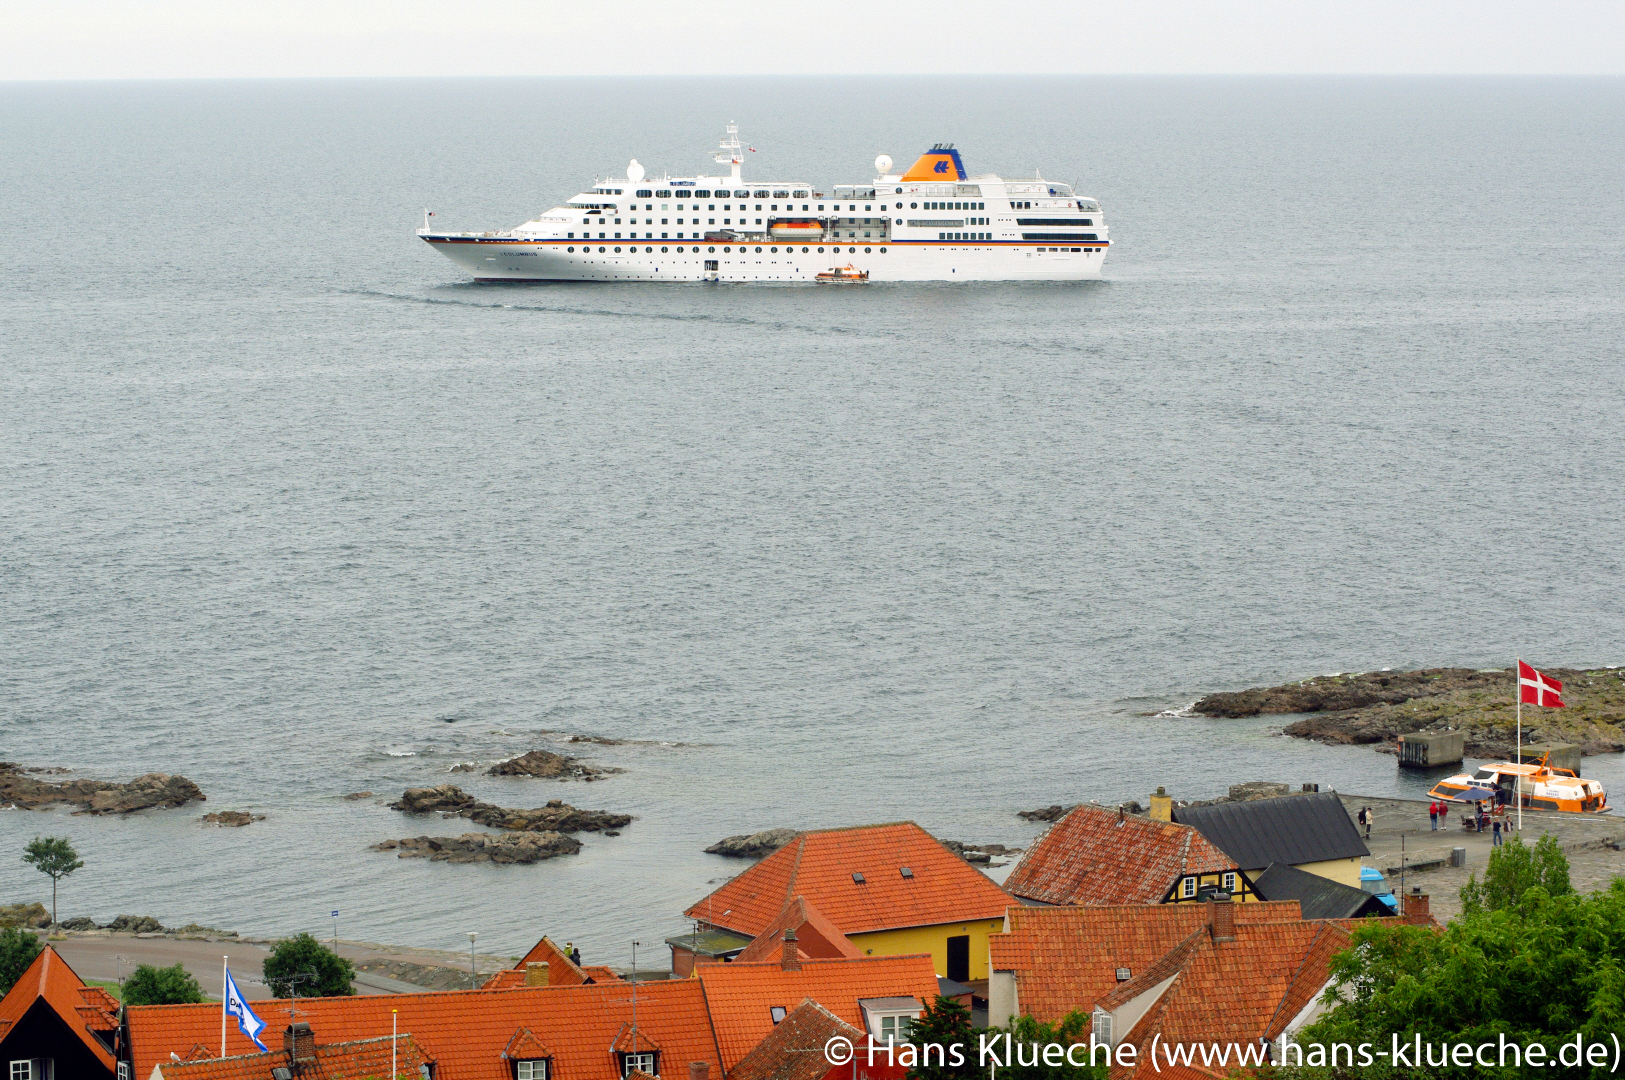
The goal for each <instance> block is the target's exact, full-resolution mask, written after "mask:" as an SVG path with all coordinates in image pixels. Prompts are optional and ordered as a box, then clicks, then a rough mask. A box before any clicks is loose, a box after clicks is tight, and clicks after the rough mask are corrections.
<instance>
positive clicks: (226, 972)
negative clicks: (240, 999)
mask: <svg viewBox="0 0 1625 1080" xmlns="http://www.w3.org/2000/svg"><path fill="white" fill-rule="evenodd" d="M230 959H231V957H229V956H222V957H221V958H220V1056H221V1057H225V1056H226V999H227V998H228V997H230V996H231V995H230V994H228V993H226V980H227V979H230V978H231V969H230V968H228V967H226V962H227V961H228V960H230Z"/></svg>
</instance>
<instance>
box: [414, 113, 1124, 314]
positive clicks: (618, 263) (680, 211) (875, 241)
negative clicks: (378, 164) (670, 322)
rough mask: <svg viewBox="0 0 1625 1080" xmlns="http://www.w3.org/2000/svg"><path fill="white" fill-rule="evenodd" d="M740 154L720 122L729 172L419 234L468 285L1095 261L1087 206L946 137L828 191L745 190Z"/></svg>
mask: <svg viewBox="0 0 1625 1080" xmlns="http://www.w3.org/2000/svg"><path fill="white" fill-rule="evenodd" d="M742 150H743V147H741V145H740V142H739V128H738V126H737V125H735V124H730V125H728V128H727V135H726V136H725V137H724V138H723V139H722V142H721V148H720V149H719V150H718V152H717V153H716V155H715V160H716V162H717V164H719V165H728V166H730V173H729V175H728V176H687V177H671V176H667V177H662V178H660V179H658V180H655V179H649V178H648V177H646V176H645V173H644V168H643V166H642V165H639V164H638V162H637V160H636V159H633V161H632V162H631V164H629V165H628V166H627V169H626V177H625V179H623V180H606V181H599V182H595V183H594V185H593V187H592V189H591V190H589V191H584V192H582V193H581V194H579V195H577V196H576V197H575V198H573V199H571V200H570V201H569V202H567V203H565V204H564V205H562V206H556V207H554V208H553V209H551V210H549V211H547V212H546V213H545V214H542V215H540V216H539V217H536V218H533V219H532V220H530V221H527V222H525V223H524V224H523V225H520V226H517V227H516V228H513V229H510V230H508V231H505V232H436V231H434V230H432V229H430V228H429V218H430V216H431V215H430V214H429V212H428V211H424V219H423V220H424V227H423V228H422V229H419V230H418V235H419V236H421V237H422V238H423V239H424V241H426V242H427V243H429V244H432V245H434V247H435V248H436V249H437V250H439V252H440V253H441V254H442V255H445V256H446V258H448V259H450V260H451V261H452V262H454V263H456V264H457V265H458V266H459V267H461V268H462V269H463V270H465V271H466V272H468V273H469V274H471V275H472V276H473V277H474V280H475V281H638V282H648V281H657V282H658V281H681V282H691V281H700V282H706V281H709V282H804V283H806V284H809V285H811V284H818V283H820V282H821V281H823V282H829V281H843V282H850V281H861V282H864V283H868V282H880V281H1078V280H1083V279H1087V278H1098V277H1099V276H1100V269H1101V264H1102V263H1104V262H1105V260H1106V248H1107V247H1108V246H1109V244H1110V241H1108V240H1107V237H1106V223H1105V221H1104V220H1103V218H1102V217H1101V211H1100V204H1099V203H1098V202H1096V201H1095V200H1094V199H1091V198H1087V197H1084V196H1080V195H1078V194H1077V193H1076V192H1074V191H1073V190H1072V187H1071V185H1068V184H1058V183H1056V182H1054V181H1052V180H1044V179H1042V178H1040V177H1034V178H1032V179H1005V178H1003V177H999V176H994V175H992V174H984V175H978V176H972V175H970V174H969V173H967V172H966V171H965V165H964V162H963V161H962V160H961V158H960V155H959V151H958V150H956V149H954V147H953V144H951V143H949V144H940V143H939V144H938V145H936V146H933V147H932V148H931V149H930V150H927V151H926V152H925V153H924V154H921V155H920V157H919V160H917V161H916V162H914V164H913V165H911V166H909V168H908V169H906V170H904V171H902V172H896V171H894V170H893V168H892V160H891V158H889V157H887V156H886V155H884V154H882V155H881V156H880V157H878V158H876V159H875V172H876V173H877V175H876V176H875V178H874V179H873V180H872V181H870V182H869V183H866V184H851V185H835V186H833V187H830V188H829V189H828V190H827V191H821V190H818V189H816V188H815V186H814V185H812V184H810V183H807V182H805V181H800V180H796V181H755V180H752V181H749V182H747V181H745V180H744V179H743V178H742V177H741V175H740V172H741V169H742V166H743V164H744V157H743V154H742ZM837 272H838V273H837ZM820 275H822V278H821V277H820Z"/></svg>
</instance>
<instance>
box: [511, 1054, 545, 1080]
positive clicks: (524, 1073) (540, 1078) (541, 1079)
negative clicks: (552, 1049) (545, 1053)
mask: <svg viewBox="0 0 1625 1080" xmlns="http://www.w3.org/2000/svg"><path fill="white" fill-rule="evenodd" d="M547 1065H548V1060H547V1058H531V1059H530V1060H529V1061H516V1062H514V1063H513V1078H514V1080H547V1078H548V1073H549V1072H550V1070H549V1069H548V1067H547Z"/></svg>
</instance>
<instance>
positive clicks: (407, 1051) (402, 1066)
mask: <svg viewBox="0 0 1625 1080" xmlns="http://www.w3.org/2000/svg"><path fill="white" fill-rule="evenodd" d="M216 1011H218V1009H217V1010H216ZM392 1053H393V1055H394V1056H393V1057H391V1054H392ZM392 1060H393V1061H394V1062H395V1068H396V1075H397V1076H416V1075H418V1066H420V1065H422V1064H424V1063H425V1062H427V1061H431V1060H433V1059H432V1058H429V1057H427V1056H425V1055H424V1053H423V1050H422V1048H421V1047H419V1046H418V1044H417V1043H416V1041H414V1040H413V1038H412V1036H411V1035H407V1034H404V1033H403V1034H401V1035H400V1036H398V1037H396V1038H391V1037H390V1036H388V1035H385V1036H383V1037H382V1038H378V1039H364V1040H362V1041H360V1042H350V1043H335V1044H332V1045H328V1046H322V1045H318V1046H317V1047H316V1063H315V1065H314V1066H309V1065H307V1066H306V1067H305V1071H304V1072H302V1073H301V1074H300V1078H301V1080H307V1078H308V1080H346V1078H348V1077H356V1076H377V1077H387V1076H388V1075H389V1066H390V1062H391V1061H392ZM287 1064H288V1052H287V1051H286V1050H272V1051H271V1052H270V1053H268V1054H244V1055H241V1056H239V1057H225V1058H202V1059H198V1060H190V1061H162V1062H159V1063H158V1068H159V1069H161V1070H162V1073H161V1075H162V1077H163V1080H268V1078H269V1077H270V1075H271V1070H272V1069H275V1068H285V1067H286V1066H287Z"/></svg>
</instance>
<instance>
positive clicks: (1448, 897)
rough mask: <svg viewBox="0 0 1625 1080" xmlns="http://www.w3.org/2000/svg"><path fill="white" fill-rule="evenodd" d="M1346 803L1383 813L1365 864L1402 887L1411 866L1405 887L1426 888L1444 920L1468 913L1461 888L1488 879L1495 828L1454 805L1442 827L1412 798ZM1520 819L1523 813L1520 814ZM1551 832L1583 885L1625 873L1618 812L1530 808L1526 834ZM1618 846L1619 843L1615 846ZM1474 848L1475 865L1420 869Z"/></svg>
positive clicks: (1624, 834) (1530, 839) (1624, 827)
mask: <svg viewBox="0 0 1625 1080" xmlns="http://www.w3.org/2000/svg"><path fill="white" fill-rule="evenodd" d="M1342 799H1343V805H1344V806H1345V807H1347V808H1348V812H1349V817H1350V818H1353V817H1354V815H1355V813H1356V812H1357V811H1358V810H1359V809H1360V807H1362V806H1369V807H1372V808H1373V809H1374V810H1375V811H1376V826H1375V828H1373V829H1372V831H1371V839H1370V840H1369V841H1367V844H1366V846H1367V847H1369V848H1370V849H1371V857H1370V858H1368V859H1366V860H1365V865H1367V866H1375V867H1377V868H1378V869H1379V870H1381V871H1382V872H1383V873H1385V874H1387V875H1388V878H1389V881H1390V882H1391V883H1392V884H1393V886H1394V890H1395V891H1396V892H1398V891H1399V882H1400V867H1401V865H1404V866H1405V867H1406V868H1407V869H1406V870H1405V884H1406V886H1407V888H1408V887H1411V886H1417V885H1419V886H1421V887H1422V888H1423V889H1424V890H1425V891H1426V892H1427V893H1428V895H1429V909H1430V910H1431V911H1432V913H1433V914H1434V916H1435V917H1436V918H1438V919H1439V920H1440V921H1441V922H1442V921H1443V920H1445V919H1447V918H1450V917H1451V916H1453V915H1456V914H1459V913H1460V911H1461V898H1460V896H1459V895H1458V894H1459V893H1460V891H1461V887H1462V886H1463V885H1465V884H1466V883H1467V878H1468V876H1469V875H1471V874H1478V875H1479V876H1481V877H1482V876H1483V873H1484V867H1485V866H1486V865H1487V864H1488V862H1489V857H1490V845H1491V844H1492V843H1493V837H1492V836H1491V835H1490V834H1488V833H1476V832H1467V831H1465V830H1463V829H1462V827H1461V821H1460V818H1461V812H1460V811H1459V810H1454V809H1452V811H1451V814H1450V819H1449V820H1448V821H1446V822H1441V823H1440V826H1439V829H1438V831H1437V832H1435V831H1433V829H1432V828H1431V827H1430V825H1429V822H1428V804H1427V803H1426V802H1425V801H1417V800H1412V799H1378V798H1371V797H1368V796H1364V795H1343V796H1342ZM1513 818H1514V819H1515V818H1516V812H1514V814H1513ZM1548 833H1549V834H1551V835H1552V836H1553V837H1554V838H1555V839H1556V840H1557V842H1558V844H1560V845H1561V846H1562V848H1563V850H1564V852H1565V853H1566V854H1567V855H1568V858H1569V879H1570V881H1571V882H1572V883H1573V885H1574V887H1575V888H1576V889H1579V890H1580V891H1582V892H1590V891H1593V890H1596V889H1603V888H1607V886H1608V883H1609V882H1610V881H1612V880H1613V879H1614V878H1615V877H1616V876H1620V875H1625V851H1621V850H1619V849H1621V848H1625V817H1619V816H1616V815H1614V814H1600V815H1594V814H1567V813H1560V812H1557V811H1551V810H1543V811H1535V812H1531V811H1527V810H1526V811H1524V815H1523V837H1524V841H1525V842H1526V843H1534V842H1535V841H1536V840H1537V839H1539V838H1540V837H1541V836H1542V835H1544V834H1548ZM1611 845H1612V846H1611ZM1453 847H1462V848H1466V849H1467V865H1466V866H1464V867H1451V866H1448V865H1446V866H1442V867H1435V868H1431V869H1427V870H1422V871H1416V870H1411V869H1409V867H1410V866H1412V865H1414V864H1415V863H1418V862H1428V861H1432V860H1435V859H1444V860H1446V862H1447V863H1448V860H1449V855H1450V849H1451V848H1453Z"/></svg>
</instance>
